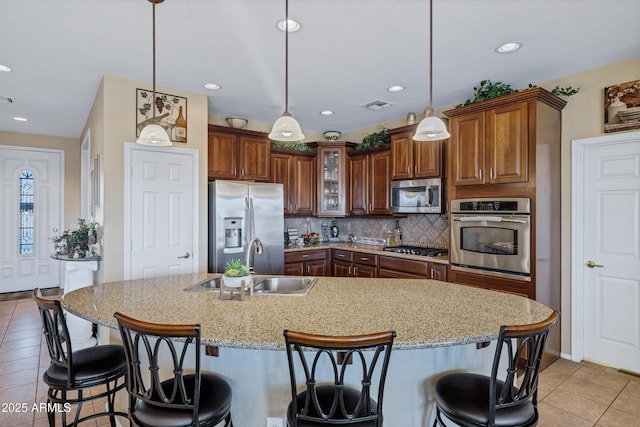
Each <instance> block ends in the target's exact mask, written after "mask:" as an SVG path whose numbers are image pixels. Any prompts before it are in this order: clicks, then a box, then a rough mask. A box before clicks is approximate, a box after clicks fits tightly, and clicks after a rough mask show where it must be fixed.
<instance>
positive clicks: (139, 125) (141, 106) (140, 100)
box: [136, 89, 187, 143]
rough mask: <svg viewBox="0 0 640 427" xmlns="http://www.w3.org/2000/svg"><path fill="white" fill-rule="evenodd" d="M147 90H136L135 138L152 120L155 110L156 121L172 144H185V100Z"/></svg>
mask: <svg viewBox="0 0 640 427" xmlns="http://www.w3.org/2000/svg"><path fill="white" fill-rule="evenodd" d="M152 97H153V91H151V90H147V89H136V137H138V136H140V131H142V129H143V128H144V127H145V126H146V125H148V124H150V123H151V121H152V120H153V108H155V113H156V121H158V123H159V124H160V126H162V127H163V128H164V129H165V130H166V131H167V133H168V134H169V139H170V140H171V141H173V142H184V143H186V142H187V98H184V97H182V96H177V95H169V94H167V93H160V92H156V99H151V98H152Z"/></svg>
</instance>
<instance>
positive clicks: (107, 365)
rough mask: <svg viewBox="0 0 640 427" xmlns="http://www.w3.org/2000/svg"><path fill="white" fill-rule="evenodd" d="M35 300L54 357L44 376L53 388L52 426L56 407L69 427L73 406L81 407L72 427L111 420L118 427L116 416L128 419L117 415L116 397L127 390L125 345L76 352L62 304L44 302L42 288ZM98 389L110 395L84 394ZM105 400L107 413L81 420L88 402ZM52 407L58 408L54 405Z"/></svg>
mask: <svg viewBox="0 0 640 427" xmlns="http://www.w3.org/2000/svg"><path fill="white" fill-rule="evenodd" d="M33 299H34V301H35V302H36V303H37V304H38V310H39V312H40V318H41V320H42V329H43V333H44V337H45V341H46V342H47V348H48V350H49V356H50V357H51V364H50V365H49V368H47V370H46V371H45V373H44V374H43V376H42V379H43V381H44V382H45V384H47V385H48V386H49V390H48V392H47V416H48V418H49V425H50V426H55V413H54V411H53V407H54V406H55V407H57V408H59V411H58V412H60V414H61V417H62V425H63V426H66V425H67V411H68V409H67V408H68V407H69V405H77V407H76V413H75V416H74V419H73V422H72V423H71V424H69V425H71V426H76V425H78V424H79V423H81V422H83V421H87V420H90V419H92V418H96V417H101V416H109V420H110V422H111V426H112V427H115V425H116V420H115V415H121V416H123V417H125V418H126V417H127V414H126V413H124V412H117V411H115V408H114V400H115V395H116V393H117V392H118V391H119V390H121V389H123V388H124V386H125V375H126V372H127V364H126V360H125V355H124V348H123V347H122V346H121V345H99V346H95V347H87V348H83V349H81V350H77V351H73V349H72V348H71V339H70V337H69V330H68V329H67V323H66V321H65V317H64V312H63V310H62V306H61V304H60V301H59V300H53V299H45V298H43V297H42V294H41V293H40V290H39V289H38V288H35V289H34V290H33ZM97 386H105V387H106V391H103V392H100V393H95V394H93V395H92V393H86V394H85V393H84V392H85V391H87V392H88V391H89V390H88V389H90V388H94V387H97ZM69 392H75V397H73V396H72V397H70V396H69ZM101 398H106V399H107V410H106V411H104V412H99V413H92V414H90V415H87V416H83V417H80V415H81V411H82V405H83V404H84V403H85V402H90V401H92V400H97V399H101ZM52 403H53V404H55V405H50V404H52ZM91 412H93V411H91Z"/></svg>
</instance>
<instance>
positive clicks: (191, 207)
mask: <svg viewBox="0 0 640 427" xmlns="http://www.w3.org/2000/svg"><path fill="white" fill-rule="evenodd" d="M125 150H127V155H126V156H125V157H126V158H127V159H128V163H130V164H129V165H128V166H129V177H128V179H127V182H128V184H125V187H127V188H128V203H127V206H126V207H125V211H126V212H125V215H126V218H125V219H126V221H127V224H126V225H125V228H128V230H129V231H128V232H127V233H125V234H127V235H128V236H129V239H128V251H126V252H128V254H127V256H126V260H125V271H126V273H128V277H126V278H127V279H139V278H147V277H157V276H171V275H177V274H187V273H192V272H195V271H197V268H198V256H197V253H196V251H197V248H198V242H197V227H198V221H197V219H198V202H197V194H198V192H197V188H198V180H197V176H198V174H197V171H198V153H197V151H196V150H187V149H176V148H170V149H158V148H147V147H143V146H139V145H135V144H126V148H125ZM125 245H127V243H125ZM126 273H125V274H126Z"/></svg>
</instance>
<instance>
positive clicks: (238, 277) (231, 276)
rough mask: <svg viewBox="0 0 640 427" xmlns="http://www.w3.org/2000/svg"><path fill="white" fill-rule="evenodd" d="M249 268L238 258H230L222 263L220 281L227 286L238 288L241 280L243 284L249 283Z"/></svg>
mask: <svg viewBox="0 0 640 427" xmlns="http://www.w3.org/2000/svg"><path fill="white" fill-rule="evenodd" d="M250 276H251V269H250V268H249V267H247V266H246V265H244V264H242V262H240V259H230V260H229V261H227V262H226V263H225V265H224V274H223V275H222V281H223V282H224V286H226V287H227V288H239V287H240V286H242V282H243V281H244V282H245V286H248V285H249V284H250V280H251V277H250Z"/></svg>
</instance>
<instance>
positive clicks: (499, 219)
mask: <svg viewBox="0 0 640 427" xmlns="http://www.w3.org/2000/svg"><path fill="white" fill-rule="evenodd" d="M453 220H454V221H460V222H481V221H486V222H515V223H518V224H526V223H527V222H528V221H527V220H524V219H511V218H502V217H500V216H463V217H461V218H454V219H453Z"/></svg>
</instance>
